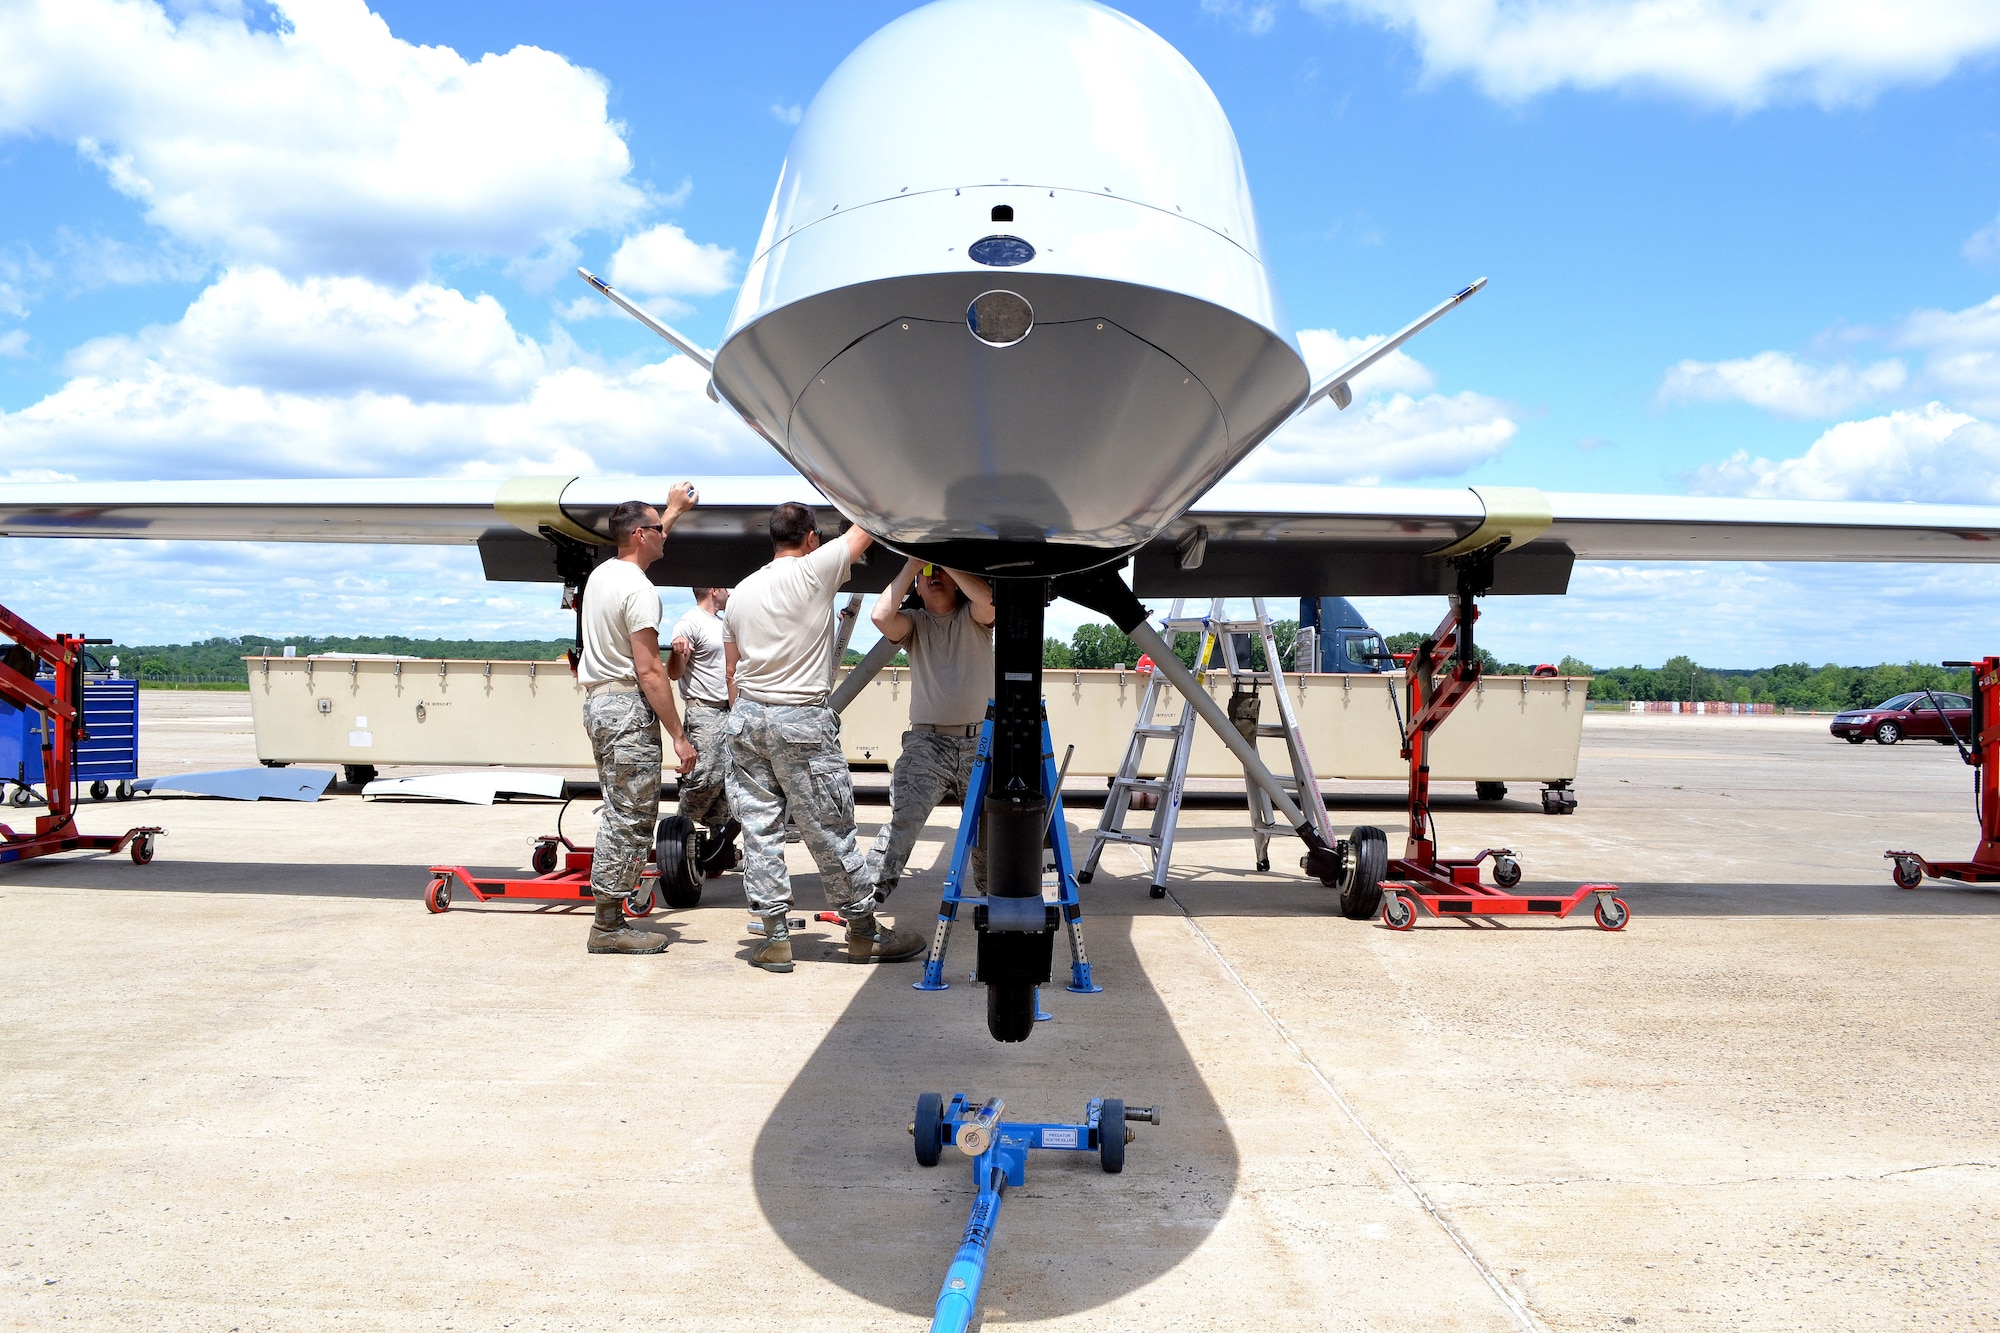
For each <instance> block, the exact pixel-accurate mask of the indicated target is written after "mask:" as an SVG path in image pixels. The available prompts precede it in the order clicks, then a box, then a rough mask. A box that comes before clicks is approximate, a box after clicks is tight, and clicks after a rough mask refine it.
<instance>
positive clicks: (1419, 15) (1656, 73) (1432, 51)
mask: <svg viewBox="0 0 2000 1333" xmlns="http://www.w3.org/2000/svg"><path fill="white" fill-rule="evenodd" d="M1303 3H1304V4H1305V6H1306V8H1307V9H1310V10H1314V11H1317V12H1319V13H1322V14H1345V15H1347V16H1350V17H1353V18H1357V19H1361V20H1364V21H1373V22H1377V23H1380V24H1382V25H1384V26H1386V27H1389V28H1392V29H1394V30H1396V31H1398V32H1402V33H1405V34H1407V35H1408V36H1409V37H1410V38H1411V40H1412V41H1414V43H1415V44H1416V46H1417V49H1418V51H1419V53H1420V54H1421V55H1422V57H1423V61H1424V68H1425V71H1426V73H1427V74H1428V75H1429V76H1431V77H1433V78H1444V77H1452V76H1460V75H1462V76H1465V77H1468V78H1470V79H1472V80H1473V81H1474V82H1475V83H1477V84H1478V85H1479V87H1480V88H1481V89H1483V90H1484V91H1485V92H1486V93H1488V94H1489V95H1491V96H1493V97H1496V98H1499V99H1502V100H1506V101H1520V100H1523V99H1526V98H1530V97H1533V96H1536V95H1537V94H1540V93H1545V92H1549V91H1551V90H1553V89H1557V88H1563V87H1570V88H1581V89H1628V88H1638V89H1657V90H1662V91H1666V92H1670V93H1674V94H1677V95H1680V96H1685V97H1689V98H1692V99H1694V100H1697V101H1700V102H1705V103H1710V104H1714V105H1720V106H1727V107H1733V108H1736V109H1739V110H1743V109H1751V108H1755V107H1759V106H1763V105H1765V104H1767V103H1770V102H1775V101H1791V100H1800V99H1804V100H1811V101H1814V102H1818V103H1819V104H1821V105H1823V106H1836V105H1843V104H1850V103H1856V102H1863V101H1866V100H1867V99H1868V98H1870V97H1872V96H1873V95H1874V94H1876V93H1878V92H1880V91H1881V90H1883V89H1885V88H1890V87H1895V86H1899V85H1906V84H1926V83H1932V82H1935V81H1937V80H1939V79H1941V78H1944V77H1945V76H1946V75H1948V74H1950V73H1951V72H1952V71H1953V70H1955V69H1957V68H1958V67H1959V66H1960V65H1962V64H1964V63H1966V62H1967V61H1970V60H1974V59H1977V58H1980V57H1982V56H1988V55H1991V54H1992V53H1994V52H1996V51H2000V5H1995V4H1993V3H1991V0H1899V2H1898V3H1894V4H1885V3H1882V0H1303Z"/></svg>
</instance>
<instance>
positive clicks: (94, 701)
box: [0, 677, 139, 795]
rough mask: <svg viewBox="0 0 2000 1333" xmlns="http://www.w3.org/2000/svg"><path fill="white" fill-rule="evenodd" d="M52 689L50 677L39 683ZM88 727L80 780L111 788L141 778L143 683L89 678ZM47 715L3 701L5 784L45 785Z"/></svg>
mask: <svg viewBox="0 0 2000 1333" xmlns="http://www.w3.org/2000/svg"><path fill="white" fill-rule="evenodd" d="M36 683H37V684H39V685H41V686H42V687H43V688H44V689H52V688H53V687H52V683H51V682H50V681H49V680H48V679H47V678H46V677H44V678H42V679H40V680H38V681H37V682H36ZM83 725H84V730H85V731H87V732H89V733H90V734H89V737H88V738H87V739H86V740H85V741H84V742H83V744H82V745H81V746H79V747H78V749H77V756H76V780H77V781H78V782H79V783H84V784H92V785H93V791H92V794H93V795H95V794H96V792H95V788H94V784H96V783H99V782H102V783H104V784H106V785H107V786H109V785H110V784H113V783H118V782H130V781H132V780H133V779H134V778H136V777H138V776H139V682H138V681H136V680H85V681H84V683H83ZM43 778H44V775H43V773H42V714H40V713H37V712H35V711H34V710H33V709H29V708H15V707H13V706H12V705H11V704H6V703H0V785H7V786H24V787H39V786H41V785H42V782H43Z"/></svg>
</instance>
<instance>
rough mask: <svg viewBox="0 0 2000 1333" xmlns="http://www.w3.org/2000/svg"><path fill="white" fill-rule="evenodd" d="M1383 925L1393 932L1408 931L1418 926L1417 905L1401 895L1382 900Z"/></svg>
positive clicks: (1392, 895)
mask: <svg viewBox="0 0 2000 1333" xmlns="http://www.w3.org/2000/svg"><path fill="white" fill-rule="evenodd" d="M1382 924H1383V925H1385V926H1387V927H1388V928H1389V929H1391V930H1408V929H1409V928H1410V927H1411V926H1414V925H1416V924H1417V905H1416V904H1415V903H1413V902H1411V901H1410V900H1409V899H1408V898H1405V897H1404V896H1403V895H1402V894H1400V893H1392V894H1390V895H1389V896H1388V897H1386V898H1384V899H1383V900H1382Z"/></svg>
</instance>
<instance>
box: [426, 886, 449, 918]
mask: <svg viewBox="0 0 2000 1333" xmlns="http://www.w3.org/2000/svg"><path fill="white" fill-rule="evenodd" d="M424 906H425V907H428V908H429V909H430V910H431V911H433V912H449V911H450V910H451V881H450V880H448V879H434V880H432V881H431V886H430V888H428V889H426V890H424Z"/></svg>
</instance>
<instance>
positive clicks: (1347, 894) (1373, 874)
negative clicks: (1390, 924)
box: [1340, 824, 1400, 929]
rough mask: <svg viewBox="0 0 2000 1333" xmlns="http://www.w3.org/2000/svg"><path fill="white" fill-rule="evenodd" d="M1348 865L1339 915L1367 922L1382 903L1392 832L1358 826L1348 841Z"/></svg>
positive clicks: (1341, 891) (1341, 892)
mask: <svg viewBox="0 0 2000 1333" xmlns="http://www.w3.org/2000/svg"><path fill="white" fill-rule="evenodd" d="M1347 866H1348V871H1347V882H1346V883H1345V884H1343V885H1342V886H1341V889H1340V914H1341V915H1342V916H1344V917H1346V918H1347V919H1348V920H1349V921H1366V920H1367V919H1368V918H1369V917H1371V916H1374V915H1375V912H1376V910H1377V909H1378V908H1380V907H1381V906H1382V876H1383V875H1385V874H1387V873H1388V871H1389V835H1388V834H1386V833H1384V832H1383V831H1382V830H1381V829H1378V828H1373V827H1370V826H1369V825H1366V824H1364V825H1362V826H1361V827H1360V828H1357V829H1355V830H1354V835H1353V836H1352V837H1350V838H1349V839H1348V840H1347ZM1399 929H1400V927H1399Z"/></svg>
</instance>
